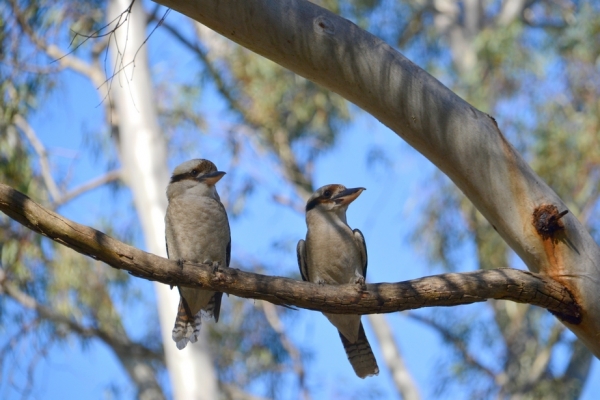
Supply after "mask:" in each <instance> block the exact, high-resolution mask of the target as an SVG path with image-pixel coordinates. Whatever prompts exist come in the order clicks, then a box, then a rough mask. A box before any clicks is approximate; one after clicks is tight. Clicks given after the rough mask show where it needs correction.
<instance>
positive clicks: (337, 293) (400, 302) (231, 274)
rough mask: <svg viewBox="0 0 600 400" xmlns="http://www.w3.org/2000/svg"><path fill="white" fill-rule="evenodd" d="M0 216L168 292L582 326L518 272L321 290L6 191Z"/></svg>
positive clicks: (547, 284)
mask: <svg viewBox="0 0 600 400" xmlns="http://www.w3.org/2000/svg"><path fill="white" fill-rule="evenodd" d="M0 210H1V211H2V212H4V213H5V214H6V215H8V216H9V217H11V218H12V219H14V220H16V221H18V222H19V223H21V224H23V225H25V226H27V227H28V228H30V229H32V230H34V231H36V232H38V233H41V234H42V235H44V236H47V237H48V238H50V239H52V240H54V241H56V242H58V243H61V244H63V245H65V246H68V247H70V248H72V249H74V250H75V251H77V252H79V253H82V254H84V255H88V256H90V257H92V258H94V259H97V260H101V261H103V262H105V263H107V264H108V265H110V266H112V267H114V268H117V269H123V270H125V271H128V272H129V273H130V274H132V275H134V276H138V277H141V278H144V279H148V280H153V281H158V282H162V283H165V284H169V285H179V286H188V287H201V288H205V289H211V290H216V291H220V292H225V293H229V294H233V295H236V296H239V297H245V298H253V299H260V300H266V301H269V302H271V303H273V304H278V305H284V306H296V307H301V308H307V309H310V310H318V311H326V312H330V313H336V314H373V313H387V312H395V311H403V310H410V309H416V308H421V307H434V306H456V305H460V304H471V303H475V302H480V301H485V300H487V299H504V300H512V301H516V302H521V303H529V304H533V305H536V306H539V307H543V308H546V309H548V310H549V311H551V312H552V313H554V314H555V315H557V316H559V317H560V318H562V319H564V320H566V321H568V322H570V323H572V324H577V323H579V322H580V319H581V314H580V309H579V306H578V305H577V304H576V302H575V301H574V299H573V297H572V296H571V294H570V293H569V291H568V290H567V289H566V288H565V287H564V286H562V285H561V284H560V283H558V282H557V281H555V280H553V279H552V278H549V277H547V276H543V275H539V274H533V273H530V272H526V271H520V270H516V269H508V268H507V269H497V270H489V271H476V272H470V273H463V274H456V273H453V274H442V275H435V276H429V277H425V278H419V279H414V280H411V281H405V282H398V283H377V284H370V285H367V287H366V290H362V288H360V287H358V286H356V285H350V284H348V285H335V286H334V285H317V284H314V283H309V282H301V281H297V280H293V279H289V278H282V277H272V276H265V275H260V274H253V273H249V272H243V271H240V270H237V269H232V268H219V269H218V270H214V269H213V267H212V266H210V265H204V264H194V263H190V262H184V263H183V265H182V266H180V265H179V264H178V262H177V261H175V260H167V259H165V258H162V257H159V256H156V255H154V254H150V253H146V252H144V251H141V250H138V249H136V248H134V247H131V246H129V245H126V244H125V243H122V242H120V241H118V240H116V239H113V238H111V237H110V236H108V235H105V234H104V233H102V232H100V231H97V230H95V229H93V228H90V227H87V226H84V225H80V224H78V223H76V222H73V221H70V220H68V219H66V218H63V217H62V216H60V215H58V214H56V213H54V212H52V211H50V210H48V209H46V208H44V207H42V206H40V205H39V204H37V203H35V202H34V201H32V200H31V199H30V198H29V197H27V196H25V195H24V194H22V193H20V192H18V191H17V190H15V189H13V188H11V187H10V186H7V185H3V184H0Z"/></svg>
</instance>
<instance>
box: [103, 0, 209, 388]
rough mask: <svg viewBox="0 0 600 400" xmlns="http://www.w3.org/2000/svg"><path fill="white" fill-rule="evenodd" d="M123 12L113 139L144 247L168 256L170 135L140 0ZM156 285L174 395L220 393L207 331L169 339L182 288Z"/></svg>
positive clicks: (117, 3)
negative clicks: (159, 107) (184, 340)
mask: <svg viewBox="0 0 600 400" xmlns="http://www.w3.org/2000/svg"><path fill="white" fill-rule="evenodd" d="M130 3H131V1H130V0H111V1H110V2H109V6H108V20H109V21H111V20H113V19H114V18H115V17H117V16H118V15H121V13H123V12H124V11H125V10H127V8H128V7H129V5H130ZM125 18H128V20H127V21H126V22H124V26H123V27H122V28H121V29H117V30H116V32H115V33H114V35H115V38H114V40H112V41H111V55H112V57H113V65H116V71H119V72H118V73H117V74H116V76H115V77H114V79H113V80H112V81H109V82H108V84H109V85H110V94H109V96H110V99H111V100H112V101H114V102H115V105H116V114H117V119H118V127H119V129H118V137H116V138H115V139H116V142H117V145H118V150H119V156H120V160H121V164H122V166H123V176H124V179H125V181H126V183H127V185H128V186H129V187H130V188H131V192H132V194H133V200H134V204H135V208H136V210H137V212H138V216H139V219H140V222H141V225H142V229H143V232H144V238H145V244H146V248H147V250H148V251H149V252H151V253H154V254H157V255H160V256H162V257H166V250H165V225H164V217H165V213H166V209H167V198H166V195H165V190H166V187H167V184H168V180H169V168H168V165H167V141H166V139H165V137H164V135H163V133H162V132H161V131H160V127H159V125H158V118H157V113H156V107H155V101H154V100H153V92H152V88H153V85H152V80H151V78H150V70H149V64H148V57H147V51H146V46H145V45H143V44H142V43H143V42H144V40H145V39H146V14H145V12H144V10H143V8H142V5H141V2H140V1H136V2H135V3H134V4H133V9H132V12H131V14H129V15H127V14H122V16H121V21H124V20H125ZM115 41H116V42H117V43H118V45H117V46H115ZM115 60H116V61H115ZM121 69H123V70H122V71H120V70H121ZM107 101H108V100H107ZM154 287H155V291H156V302H157V306H158V314H159V318H160V326H161V333H162V338H163V344H164V349H165V356H166V361H167V368H168V370H169V375H170V378H171V385H172V387H173V394H174V398H175V399H181V400H187V399H207V400H212V399H216V398H217V397H218V396H217V382H216V374H215V371H214V367H213V363H212V359H211V356H210V352H209V349H208V345H207V343H206V341H207V339H206V335H203V336H201V338H200V340H199V342H198V343H196V344H195V345H193V346H187V348H185V349H184V350H178V349H177V348H176V347H175V343H174V342H173V340H172V339H171V330H172V329H173V323H174V322H175V314H176V311H177V306H178V302H179V294H178V293H177V291H176V290H174V291H171V290H169V287H168V286H167V285H164V284H161V283H155V285H154ZM150 323H152V322H150Z"/></svg>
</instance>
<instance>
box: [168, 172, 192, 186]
mask: <svg viewBox="0 0 600 400" xmlns="http://www.w3.org/2000/svg"><path fill="white" fill-rule="evenodd" d="M196 174H197V173H196ZM196 174H192V173H191V172H184V173H183V174H178V175H173V176H172V177H171V183H175V182H179V181H182V180H184V179H194V178H195V177H196Z"/></svg>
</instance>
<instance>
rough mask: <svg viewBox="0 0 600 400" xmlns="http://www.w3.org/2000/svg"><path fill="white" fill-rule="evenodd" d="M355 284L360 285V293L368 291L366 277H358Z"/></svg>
mask: <svg viewBox="0 0 600 400" xmlns="http://www.w3.org/2000/svg"><path fill="white" fill-rule="evenodd" d="M354 283H355V284H357V285H358V287H359V290H360V291H363V292H364V291H366V290H367V284H366V282H365V277H364V276H359V277H357V278H356V280H355V281H354Z"/></svg>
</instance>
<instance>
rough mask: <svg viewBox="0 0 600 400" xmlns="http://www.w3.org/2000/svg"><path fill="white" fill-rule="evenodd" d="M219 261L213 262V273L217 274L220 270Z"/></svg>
mask: <svg viewBox="0 0 600 400" xmlns="http://www.w3.org/2000/svg"><path fill="white" fill-rule="evenodd" d="M219 266H220V264H219V262H218V261H213V263H212V269H213V274H216V273H217V272H218V271H219Z"/></svg>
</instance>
